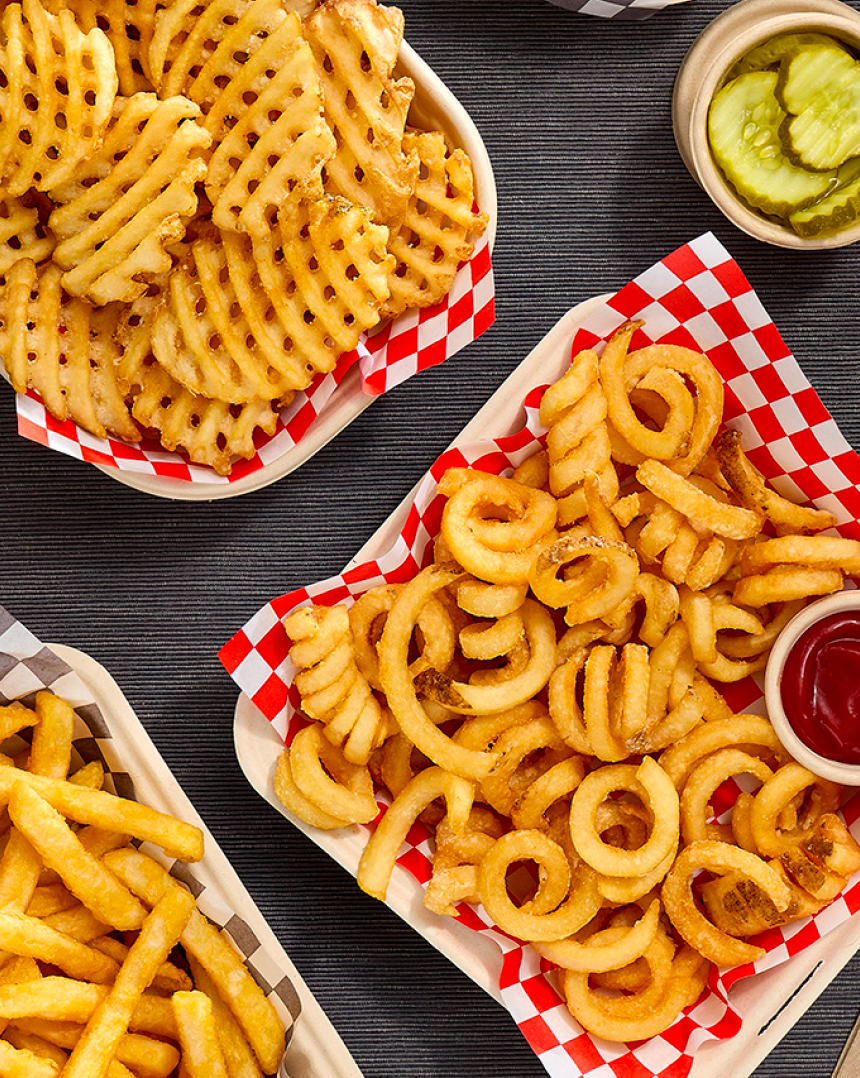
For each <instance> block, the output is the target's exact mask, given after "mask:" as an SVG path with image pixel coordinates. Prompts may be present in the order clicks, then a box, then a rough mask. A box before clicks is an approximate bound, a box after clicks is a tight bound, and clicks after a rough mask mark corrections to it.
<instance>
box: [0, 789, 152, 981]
mask: <svg viewBox="0 0 860 1078" xmlns="http://www.w3.org/2000/svg"><path fill="white" fill-rule="evenodd" d="M9 815H10V816H11V817H12V822H13V823H14V824H15V826H16V827H17V828H18V830H19V831H20V832H21V834H23V835H24V837H25V838H27V839H28V840H29V842H30V844H31V845H32V846H33V847H34V849H35V850H36V852H37V853H38V854H39V856H40V857H41V859H42V861H43V862H44V864H45V865H46V866H47V867H48V868H52V869H53V870H54V871H55V872H56V873H57V874H58V875H59V876H60V878H61V879H62V881H63V882H64V883H65V884H66V886H67V887H68V888H69V890H70V891H71V892H72V893H73V894H74V895H75V896H76V898H78V899H79V900H80V901H81V902H83V903H84V905H85V906H87V908H88V909H90V910H92V912H93V913H94V914H95V915H96V916H97V917H98V919H99V920H101V921H105V922H106V923H107V924H109V925H113V926H114V927H115V928H119V929H124V930H125V929H132V928H139V927H140V926H141V924H142V923H143V919H144V917H145V915H146V911H145V910H144V908H143V906H142V905H141V904H140V902H138V901H137V899H136V898H135V897H134V896H133V895H132V894H131V893H130V892H129V891H128V890H127V888H125V887H123V886H122V884H120V883H119V881H118V880H116V879H113V878H112V876H111V873H110V872H108V871H107V870H106V869H105V868H104V865H103V864H102V863H101V862H100V861H97V860H96V859H95V858H94V857H93V856H92V854H91V853H89V851H88V850H86V849H85V848H84V847H83V846H82V845H81V843H80V842H79V841H78V839H77V838H76V836H75V833H74V832H73V831H72V830H71V828H70V827H69V826H68V824H67V823H66V821H65V820H64V819H63V818H62V816H60V814H59V813H58V812H57V811H56V810H55V809H53V808H52V807H51V806H50V805H49V804H48V803H47V801H45V800H44V798H42V797H40V796H39V795H38V794H37V793H36V792H35V790H31V789H29V788H28V787H27V786H25V785H24V784H23V783H17V784H16V785H15V786H14V787H13V789H12V794H11V797H10V800H9ZM93 979H95V978H93Z"/></svg>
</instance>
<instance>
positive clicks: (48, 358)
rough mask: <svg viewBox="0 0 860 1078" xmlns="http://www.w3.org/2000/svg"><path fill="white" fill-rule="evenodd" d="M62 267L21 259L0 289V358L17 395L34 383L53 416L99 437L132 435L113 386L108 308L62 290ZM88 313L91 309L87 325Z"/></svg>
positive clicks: (133, 430)
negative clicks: (100, 308)
mask: <svg viewBox="0 0 860 1078" xmlns="http://www.w3.org/2000/svg"><path fill="white" fill-rule="evenodd" d="M61 277H62V271H61V270H60V268H59V266H56V265H54V264H53V263H49V264H47V265H45V266H44V267H43V268H42V269H41V270H37V268H36V265H35V263H34V262H33V261H32V259H20V260H19V261H18V262H16V263H15V264H14V265H13V266H12V267H11V268H10V269H9V271H8V272H7V273H6V275H5V277H4V278H3V284H2V287H0V316H2V330H0V357H2V360H3V363H4V365H5V367H6V370H7V372H8V374H9V378H10V380H11V382H12V385H13V386H14V388H15V389H16V390H17V391H18V392H19V393H26V392H27V390H28V389H34V390H35V391H36V392H37V393H38V394H39V396H40V397H41V398H42V400H43V401H44V403H45V407H46V408H47V409H48V411H49V412H50V413H51V414H52V415H53V416H55V417H56V418H57V419H59V420H61V421H62V420H65V419H72V420H74V421H75V422H76V423H77V424H78V425H79V426H81V427H84V429H85V430H88V431H90V432H91V433H92V434H95V435H96V436H97V437H100V438H104V437H105V436H106V434H107V433H108V432H111V433H115V434H117V435H118V436H119V437H121V438H124V439H125V440H126V441H138V440H139V439H140V432H139V430H138V429H137V426H136V424H135V423H134V422H133V421H132V419H131V417H130V414H129V411H128V408H127V407H126V404H125V402H124V400H123V398H122V396H121V395H120V392H119V390H118V388H117V383H116V376H115V367H114V362H115V355H116V345H115V344H114V343H113V339H112V328H113V327H112V324H111V322H110V320H109V319H110V313H109V312H99V313H98V315H96V313H95V312H93V311H92V308H90V306H89V304H87V303H86V302H84V301H83V300H80V299H75V298H72V297H69V296H67V295H65V294H64V293H63V290H62V286H61ZM91 315H95V317H94V319H93V321H92V323H91V320H90V319H91Z"/></svg>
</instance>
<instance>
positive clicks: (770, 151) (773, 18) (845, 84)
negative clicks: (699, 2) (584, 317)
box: [673, 0, 860, 250]
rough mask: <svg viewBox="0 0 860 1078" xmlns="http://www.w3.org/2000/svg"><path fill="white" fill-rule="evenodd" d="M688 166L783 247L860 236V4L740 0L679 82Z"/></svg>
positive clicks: (839, 242) (713, 28)
mask: <svg viewBox="0 0 860 1078" xmlns="http://www.w3.org/2000/svg"><path fill="white" fill-rule="evenodd" d="M673 123H674V128H675V139H676V142H677V144H678V148H679V150H680V152H681V156H682V157H683V159H684V162H685V164H686V165H687V168H688V169H689V171H690V173H691V174H692V175H693V177H694V178H695V179H696V180H697V182H698V183H699V184H700V185H701V187H702V188H703V189H704V190H705V191H706V192H707V194H708V195H709V196H710V197H711V199H712V200H713V201H714V203H715V204H716V205H717V206H718V207H719V208H720V209H721V210H722V211H723V213H724V214H725V215H726V216H727V217H728V218H729V219H730V220H731V221H732V222H733V223H734V224H735V225H737V226H738V227H739V228H741V229H742V230H743V231H744V232H746V233H748V234H749V235H751V236H754V237H756V238H757V239H760V240H763V241H764V242H766V243H771V244H775V245H776V246H780V247H789V248H795V249H799V250H804V249H807V250H809V249H811V250H817V249H822V248H829V247H841V246H845V245H847V244H850V243H855V242H857V241H858V240H860V13H858V12H857V11H855V10H854V9H853V8H851V7H848V5H846V4H843V3H841V2H840V0H792V2H790V3H786V2H784V0H741V3H739V4H735V5H733V7H731V8H729V9H727V10H726V11H725V12H723V13H722V14H721V15H720V16H718V17H717V18H716V19H714V21H713V22H712V23H711V24H710V25H709V26H708V27H707V28H706V29H705V31H704V32H703V33H702V34H701V35H700V36H699V38H698V39H697V40H696V42H695V43H694V44H693V46H692V48H691V49H690V51H689V52H688V54H687V56H686V58H685V60H684V62H683V63H682V65H681V68H680V70H679V72H678V77H677V79H676V83H675V92H674V98H673Z"/></svg>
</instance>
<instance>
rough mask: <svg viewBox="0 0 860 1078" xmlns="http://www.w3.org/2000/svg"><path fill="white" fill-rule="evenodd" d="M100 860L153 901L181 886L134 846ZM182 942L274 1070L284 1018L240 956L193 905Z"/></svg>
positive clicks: (266, 1066) (268, 1070) (268, 1067)
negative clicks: (279, 1014)
mask: <svg viewBox="0 0 860 1078" xmlns="http://www.w3.org/2000/svg"><path fill="white" fill-rule="evenodd" d="M105 863H106V864H107V866H108V867H109V868H110V870H111V871H112V872H115V873H116V874H117V875H118V876H119V877H120V878H121V879H122V880H123V881H124V882H125V883H126V884H127V885H128V886H129V887H130V888H131V889H132V890H133V891H135V892H136V893H137V894H139V895H140V897H141V898H142V899H143V900H144V901H145V902H146V903H147V904H153V903H156V902H158V901H159V900H160V899H161V897H162V896H163V895H165V894H167V893H173V892H175V891H183V889H182V886H181V885H180V884H179V883H177V882H176V881H175V880H174V879H173V878H172V877H171V876H170V874H169V873H168V872H167V870H166V869H164V868H162V867H161V865H159V864H158V863H157V862H156V861H153V860H152V859H151V858H149V857H146V856H145V855H143V854H141V853H138V852H137V851H136V850H131V849H127V850H115V851H114V852H113V853H109V854H107V855H106V856H105ZM183 893H185V892H183ZM181 943H182V946H183V947H184V948H185V950H186V951H188V952H189V953H190V954H192V955H194V956H195V957H196V958H197V960H198V961H199V962H200V964H201V965H202V966H203V967H204V969H205V970H206V971H207V973H208V974H209V976H210V977H211V978H212V981H213V983H214V984H215V986H216V988H217V990H218V991H219V992H220V993H221V995H222V996H223V998H224V1001H225V1003H227V1004H228V1006H229V1007H230V1009H231V1011H232V1012H233V1014H234V1016H235V1017H236V1020H237V1021H238V1022H239V1024H240V1025H241V1027H242V1029H243V1031H244V1033H245V1036H246V1037H247V1038H248V1042H249V1043H250V1045H251V1047H252V1048H253V1049H254V1052H255V1054H256V1055H257V1058H258V1059H259V1060H260V1063H261V1065H262V1067H263V1070H264V1071H265V1072H266V1073H267V1074H272V1073H274V1072H275V1071H276V1070H277V1068H278V1064H279V1062H280V1059H281V1055H282V1054H283V1051H284V1037H285V1031H284V1024H283V1022H282V1021H281V1019H280V1018H279V1017H278V1014H277V1012H276V1011H275V1008H274V1007H273V1006H272V1004H271V1002H270V1001H269V1000H268V999H267V997H266V995H265V993H264V992H263V990H262V989H261V988H260V986H259V985H258V984H257V982H256V981H255V980H254V978H253V977H252V976H251V974H250V972H249V971H248V968H247V966H246V965H245V964H244V962H243V961H242V958H241V956H240V955H239V954H238V953H237V952H236V951H235V950H234V949H233V948H232V947H231V946H230V945H229V943H227V942H226V940H225V939H224V938H223V937H222V935H221V933H220V932H219V931H218V929H217V928H216V927H215V926H214V925H213V924H211V923H210V922H209V921H207V919H206V918H205V917H204V916H203V914H201V913H200V912H199V911H198V910H197V909H196V908H195V909H192V912H191V915H190V916H189V918H188V923H187V925H186V927H185V929H184V931H183V932H182V936H181Z"/></svg>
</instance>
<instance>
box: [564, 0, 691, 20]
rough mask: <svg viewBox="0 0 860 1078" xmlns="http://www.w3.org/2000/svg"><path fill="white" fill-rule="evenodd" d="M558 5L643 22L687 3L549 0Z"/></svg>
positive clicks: (582, 12) (683, 0)
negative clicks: (664, 10)
mask: <svg viewBox="0 0 860 1078" xmlns="http://www.w3.org/2000/svg"><path fill="white" fill-rule="evenodd" d="M549 2H550V3H551V4H555V6H556V7H563V8H567V10H568V11H578V12H579V14H580V15H596V16H597V17H598V18H601V19H630V20H635V21H637V22H642V20H643V19H650V18H651V16H652V15H653V14H654V13H655V12H657V11H662V10H663V8H666V7H673V6H674V5H675V4H683V3H686V0H549Z"/></svg>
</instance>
